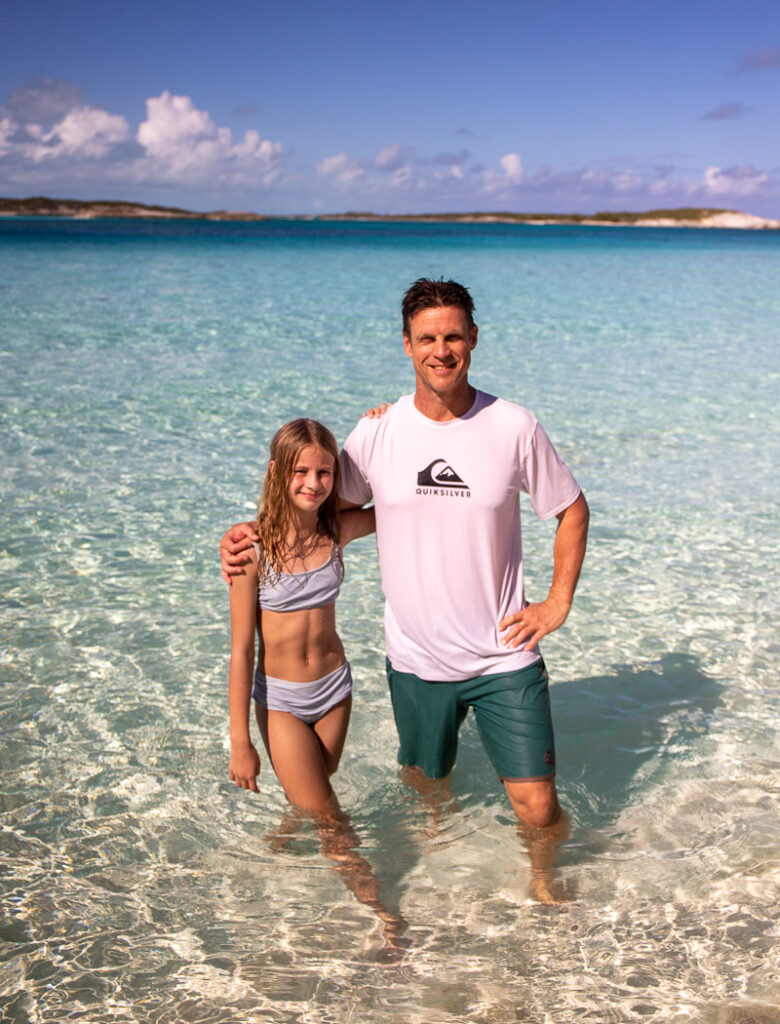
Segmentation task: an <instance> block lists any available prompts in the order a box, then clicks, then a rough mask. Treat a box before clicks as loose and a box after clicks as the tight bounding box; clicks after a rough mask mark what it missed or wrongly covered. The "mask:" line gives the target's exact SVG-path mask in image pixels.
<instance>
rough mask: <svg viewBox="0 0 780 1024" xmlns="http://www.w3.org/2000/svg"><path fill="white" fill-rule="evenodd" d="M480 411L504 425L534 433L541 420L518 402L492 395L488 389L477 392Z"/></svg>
mask: <svg viewBox="0 0 780 1024" xmlns="http://www.w3.org/2000/svg"><path fill="white" fill-rule="evenodd" d="M477 396H478V399H477V403H476V404H477V405H478V413H480V414H482V415H484V416H485V417H486V418H490V419H494V420H495V421H497V422H498V423H500V424H501V425H502V426H503V427H506V428H511V429H514V430H519V431H521V432H522V433H528V434H532V433H533V432H534V430H535V429H536V425H537V423H538V422H539V421H538V420H537V418H536V416H534V414H533V413H532V412H531V411H530V410H529V409H526V408H525V407H524V406H522V405H518V404H517V402H511V401H510V400H509V399H508V398H502V397H501V396H500V395H491V394H488V392H486V391H478V392H477Z"/></svg>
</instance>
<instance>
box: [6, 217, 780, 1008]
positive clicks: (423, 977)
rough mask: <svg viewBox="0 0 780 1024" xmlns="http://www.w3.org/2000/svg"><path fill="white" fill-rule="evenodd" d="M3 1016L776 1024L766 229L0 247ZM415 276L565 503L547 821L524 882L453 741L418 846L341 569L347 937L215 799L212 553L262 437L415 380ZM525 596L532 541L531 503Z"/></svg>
mask: <svg viewBox="0 0 780 1024" xmlns="http://www.w3.org/2000/svg"><path fill="white" fill-rule="evenodd" d="M0 269H1V270H2V273H0V293H2V299H3V301H2V305H1V307H0V435H1V436H2V448H3V460H2V468H1V469H0V480H1V481H2V503H1V504H0V584H1V585H2V589H1V592H2V605H1V607H2V619H1V622H2V625H1V626H0V629H1V630H2V633H1V634H0V635H1V636H2V645H1V648H0V659H2V660H1V664H2V682H3V686H2V697H1V698H0V700H1V703H0V714H1V715H2V718H1V719H0V727H1V728H2V737H3V740H2V770H3V786H2V798H1V800H0V807H1V808H2V832H0V856H2V862H3V867H4V872H3V876H4V881H3V893H4V906H5V914H4V924H3V926H2V927H3V931H2V940H3V942H2V947H0V953H1V954H2V959H1V960H0V964H1V966H0V986H1V987H2V992H3V996H2V1000H3V1007H4V1014H5V1016H4V1018H3V1019H7V1020H9V1021H41V1022H53V1021H64V1020H80V1021H101V1022H102V1021H122V1022H135V1021H154V1022H168V1021H170V1022H174V1021H175V1022H179V1021H184V1020H193V1021H203V1022H228V1021H231V1022H232V1021H236V1022H238V1021H241V1022H253V1021H258V1022H259V1021H262V1022H268V1021H274V1022H293V1021H295V1022H299V1021H300V1022H302V1024H304V1022H306V1024H308V1022H318V1024H319V1022H327V1021H334V1022H335V1021H338V1022H340V1024H343V1022H344V1021H355V1022H361V1024H374V1022H385V1021H399V1020H401V1021H410V1022H414V1024H450V1022H459V1024H460V1022H465V1021H469V1022H480V1024H481V1022H494V1021H495V1022H505V1021H528V1022H533V1024H537V1022H538V1024H550V1022H553V1024H563V1022H569V1021H572V1020H592V1021H597V1022H604V1021H616V1022H617V1021H619V1022H631V1021H651V1022H662V1021H663V1022H665V1024H667V1022H673V1024H678V1022H679V1024H682V1022H696V1024H722V1022H729V1024H731V1022H736V1021H741V1020H747V1019H752V1020H756V1021H760V1022H762V1024H763V1022H765V1021H774V1022H776V1021H777V1020H779V1019H780V963H778V959H777V949H778V938H779V937H780V928H779V926H778V914H777V907H778V897H779V896H780V853H779V852H778V851H779V849H780V842H779V839H780V828H779V827H778V816H777V794H778V790H779V789H780V758H778V754H777V750H778V742H777V741H778V725H777V722H778V714H777V713H778V708H779V707H780V699H779V698H778V695H777V685H776V683H777V673H776V669H775V664H774V659H775V656H776V653H777V641H776V636H777V612H776V609H777V600H776V596H775V590H776V586H777V555H776V551H777V514H776V508H777V499H778V485H777V479H776V474H777V464H778V460H777V455H778V431H777V425H776V419H777V417H776V406H777V398H778V383H777V382H778V375H777V369H778V367H777V348H778V345H777V338H778V331H779V329H780V289H778V287H777V281H778V280H780V235H778V234H776V233H757V232H727V231H693V230H683V229H678V230H648V229H645V230H640V229H608V228H600V229H591V228H563V227H545V228H526V227H516V226H508V227H504V226H500V225H491V226H479V227H475V226H467V225H414V226H411V225H369V224H322V223H319V222H298V223H290V222H268V223H260V224H251V225H241V224H210V223H203V224H197V223H192V224H150V225H147V224H140V223H135V224H134V223H122V222H111V221H107V222H65V221H15V222H14V221H11V222H5V223H0ZM421 274H426V275H427V274H432V275H436V276H438V275H440V274H444V275H446V276H453V277H455V278H457V279H459V280H461V281H463V282H464V283H465V284H467V285H469V286H470V288H471V289H472V291H473V294H474V296H475V298H476V301H477V320H478V322H479V324H480V340H479V345H478V347H477V350H476V352H475V354H474V361H473V364H472V369H473V380H474V382H475V383H476V384H477V385H478V386H480V387H483V388H484V389H486V390H489V391H497V392H499V393H501V394H502V395H504V396H506V397H507V398H509V399H512V400H514V401H517V402H519V403H521V404H523V405H526V406H528V407H529V408H531V409H532V410H533V411H534V412H535V413H536V414H537V415H538V416H539V417H540V419H541V420H542V422H543V423H544V424H545V426H546V427H547V429H548V432H549V433H550V434H551V436H552V438H553V440H554V441H555V443H556V445H557V446H558V448H559V450H560V451H561V453H562V454H563V456H564V458H565V459H566V460H567V462H568V463H569V464H570V465H571V467H572V468H573V470H574V472H575V474H576V475H577V477H578V479H579V480H580V482H581V484H582V485H583V488H584V490H585V492H586V494H587V496H588V498H589V501H590V504H591V509H592V516H593V518H592V531H591V544H590V548H589V553H588V559H587V563H586V570H585V573H584V576H583V579H582V582H581V585H580V590H579V593H578V597H577V601H576V605H575V609H574V611H573V612H572V615H571V616H570V618H569V621H568V622H567V624H566V626H565V627H564V629H563V630H562V631H561V632H560V633H559V634H557V635H555V636H554V637H552V638H549V639H548V641H547V643H546V644H545V655H546V659H547V661H548V665H549V667H550V670H551V676H552V680H553V681H552V698H553V707H554V715H555V721H556V729H557V737H558V748H559V787H560V791H561V796H562V800H563V801H564V802H565V805H566V807H567V810H568V812H569V816H570V819H571V834H570V837H569V839H568V840H567V841H566V843H565V844H564V845H563V846H562V847H561V849H560V851H559V855H558V861H557V873H556V876H555V880H556V884H557V885H558V886H559V887H560V888H561V890H562V891H563V892H564V893H565V894H566V895H568V897H569V899H568V901H567V902H565V903H563V904H562V905H561V906H559V907H545V906H540V905H538V904H536V903H534V902H532V901H531V900H530V899H529V897H528V887H529V881H530V868H529V865H528V858H527V856H526V854H525V852H524V847H523V843H522V841H521V840H520V838H519V837H518V835H517V833H516V830H515V826H514V823H513V820H512V815H511V814H510V812H509V809H508V807H507V805H506V804H505V801H504V799H503V797H502V794H501V792H500V790H499V787H498V785H497V784H496V780H495V779H494V777H493V775H492V772H491V771H490V769H489V767H488V765H487V762H486V759H485V758H484V756H483V754H482V750H481V747H480V745H479V741H478V738H477V736H476V731H475V730H474V729H473V728H472V727H471V726H470V725H469V726H467V728H466V730H465V733H464V737H463V741H462V748H461V752H460V758H459V763H458V766H457V768H456V772H455V775H454V779H453V800H452V802H451V803H450V804H448V805H447V806H445V807H444V808H443V810H442V812H441V814H440V815H439V816H438V817H437V819H436V820H435V821H434V820H433V819H432V817H431V813H430V811H429V810H428V809H426V807H425V806H423V805H421V804H420V803H419V802H418V800H417V799H416V798H414V797H413V795H412V794H411V792H410V791H408V790H407V789H405V788H404V786H403V785H402V783H401V781H400V779H399V777H398V772H397V768H396V766H395V732H394V727H393V725H392V720H391V715H390V710H389V702H388V699H387V696H386V692H385V683H384V678H383V658H384V654H383V641H382V628H381V595H380V593H379V589H378V573H377V568H376V561H375V553H374V547H373V542H372V541H371V540H370V539H367V540H364V541H360V542H358V543H356V544H355V545H354V546H353V547H352V548H350V549H349V550H348V552H347V559H346V562H347V580H348V582H347V584H346V585H345V588H344V591H343V596H342V599H341V601H340V607H339V623H340V631H341V634H342V637H343V639H344V642H345V646H346V647H347V650H348V654H349V657H350V659H351V661H352V665H353V672H354V675H355V679H356V699H355V709H354V713H353V723H352V727H351V732H350V736H349V739H348V741H347V750H346V753H345V756H344V760H343V762H342V768H341V770H340V771H339V774H338V776H337V780H336V788H337V790H338V793H339V797H340V800H341V804H342V807H343V809H344V811H345V812H346V813H347V814H348V815H349V817H350V818H351V822H352V827H353V828H354V830H355V833H356V834H357V835H358V836H359V838H360V840H361V846H360V853H361V854H362V856H363V857H364V858H365V859H366V860H367V861H368V862H369V863H370V865H371V868H372V870H373V873H374V876H375V878H376V879H377V881H378V883H379V886H380V889H381V892H382V896H383V899H384V901H385V903H386V904H387V906H388V907H390V908H392V909H393V910H394V911H395V912H399V913H401V914H403V916H404V917H405V918H406V919H407V920H408V922H409V931H408V939H409V942H410V948H409V951H408V953H407V954H406V956H405V958H404V959H403V962H402V963H401V964H400V965H399V966H394V967H388V966H386V965H385V964H383V963H382V962H381V958H380V957H379V956H378V951H379V950H380V948H381V945H382V940H381V933H380V928H379V922H378V920H377V918H376V917H375V915H374V914H373V913H372V911H371V910H370V909H369V908H368V907H367V906H365V905H364V904H363V903H361V902H359V901H358V900H357V899H356V898H355V896H354V895H353V894H352V892H351V891H350V890H349V889H348V888H347V887H346V886H345V885H344V881H343V879H342V877H340V876H339V874H338V873H337V872H336V871H334V869H333V863H332V861H331V860H329V859H328V858H327V857H325V856H323V853H322V851H321V849H320V842H319V839H318V836H317V833H316V830H315V829H314V828H313V826H312V825H311V824H310V823H307V822H302V823H301V824H300V825H299V827H298V828H297V830H295V831H292V832H291V834H290V835H289V836H286V837H285V839H284V841H280V840H279V837H278V831H279V829H280V826H281V827H285V824H286V821H285V802H284V799H283V797H282V795H281V793H280V791H279V788H278V786H277V784H276V782H275V780H274V779H273V776H272V775H271V773H270V772H269V771H268V768H267V766H264V771H263V775H262V776H261V790H262V792H261V795H260V796H259V797H252V796H251V795H248V794H244V793H240V792H238V791H237V790H236V789H235V787H233V786H232V784H230V783H229V781H228V779H227V716H226V708H225V703H226V701H225V690H226V672H227V597H226V592H225V587H224V584H223V583H222V581H221V579H220V578H219V572H218V564H217V555H216V546H217V542H218V538H219V537H220V535H221V534H222V532H223V530H224V528H225V526H226V525H228V524H229V523H231V522H233V521H235V520H236V519H243V518H246V517H248V516H250V515H251V509H252V508H253V506H254V500H255V498H256V495H257V492H258V488H259V485H260V480H261V474H262V471H263V468H264V463H265V460H266V457H267V454H266V451H267V443H268V441H269V439H270V437H271V435H272V434H273V432H274V430H275V429H276V428H277V426H278V425H280V424H281V423H282V422H284V421H285V420H287V419H290V418H291V417H293V416H296V415H300V414H308V415H314V416H316V417H318V418H320V419H323V420H325V421H326V422H327V423H328V424H329V425H330V426H331V427H332V428H333V430H334V431H335V433H336V434H337V436H338V437H339V438H343V437H344V436H345V435H346V433H347V432H348V431H349V429H350V427H351V425H352V424H353V423H354V421H355V419H356V418H357V417H358V415H359V414H360V412H361V411H362V410H363V409H365V408H366V407H368V406H369V405H373V404H375V403H376V402H377V401H378V400H380V399H383V398H389V399H392V398H394V397H396V396H397V395H399V394H401V393H402V392H404V391H407V390H410V388H411V382H412V376H411V367H410V364H409V362H408V360H407V359H406V358H405V356H404V355H403V350H402V347H401V344H400V325H399V316H398V313H397V308H398V303H399V298H400V295H401V293H402V291H403V289H404V288H405V286H406V285H407V284H408V283H409V282H410V281H411V280H412V279H413V278H415V277H417V276H419V275H421ZM524 513H525V524H526V531H527V540H526V549H527V559H528V568H527V578H528V581H529V583H528V585H529V591H530V594H529V596H530V597H531V599H538V598H539V597H541V596H543V595H544V593H545V592H546V586H547V582H548V578H549V570H550V547H551V543H552V534H551V529H550V525H549V524H541V523H537V522H536V521H535V520H534V519H533V516H532V514H531V513H530V509H528V508H527V507H526V508H525V510H524Z"/></svg>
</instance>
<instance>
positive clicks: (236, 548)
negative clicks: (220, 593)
mask: <svg viewBox="0 0 780 1024" xmlns="http://www.w3.org/2000/svg"><path fill="white" fill-rule="evenodd" d="M259 539H260V538H259V537H258V536H257V534H256V533H255V526H254V523H235V524H234V525H233V526H231V527H230V529H229V530H228V531H227V532H226V533H225V534H224V535H223V537H222V540H221V541H220V542H219V561H220V568H221V569H222V579H223V580H224V581H225V583H227V584H228V586H229V585H230V583H231V582H232V580H231V577H233V576H241V575H243V573H244V566H245V565H246V564H247V562H248V561H249V556H248V555H246V554H244V552H246V551H248V550H249V548H251V547H252V545H253V544H256V543H257V542H258V540H259Z"/></svg>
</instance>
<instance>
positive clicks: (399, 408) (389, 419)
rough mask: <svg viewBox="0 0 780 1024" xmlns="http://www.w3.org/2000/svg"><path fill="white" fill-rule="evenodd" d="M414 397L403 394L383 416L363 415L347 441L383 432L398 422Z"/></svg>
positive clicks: (374, 435)
mask: <svg viewBox="0 0 780 1024" xmlns="http://www.w3.org/2000/svg"><path fill="white" fill-rule="evenodd" d="M413 397H414V396H413V395H401V397H400V398H397V399H396V400H395V401H394V402H392V403H391V404H390V405H388V408H387V411H386V412H383V413H382V415H381V416H361V417H360V419H359V420H358V421H357V423H356V424H355V426H354V427H353V428H352V430H351V431H350V433H349V436H348V437H347V441H349V440H350V439H354V440H363V439H366V438H370V437H376V436H377V435H378V434H381V433H382V432H383V431H384V430H386V429H387V427H388V426H389V425H390V424H392V423H397V422H398V420H399V419H400V418H402V417H403V415H404V412H405V407H406V406H407V405H408V403H409V402H410V401H411V400H412V399H413Z"/></svg>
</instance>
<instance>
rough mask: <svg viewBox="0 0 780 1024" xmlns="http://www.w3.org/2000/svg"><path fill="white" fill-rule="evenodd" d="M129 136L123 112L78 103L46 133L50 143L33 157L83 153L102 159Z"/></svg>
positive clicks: (54, 156) (45, 137)
mask: <svg viewBox="0 0 780 1024" xmlns="http://www.w3.org/2000/svg"><path fill="white" fill-rule="evenodd" d="M129 138H130V125H129V124H128V123H127V121H126V120H125V119H124V118H123V117H122V116H121V115H119V114H109V113H108V112H107V111H105V110H99V109H98V108H97V107H76V108H75V110H71V111H70V112H69V113H67V114H66V115H65V117H64V118H63V119H62V120H61V121H60V122H59V123H58V124H56V125H55V126H54V128H52V130H51V131H50V132H49V133H48V134H46V135H44V136H43V140H44V142H46V143H47V144H50V145H47V146H46V147H43V146H41V147H39V148H38V150H37V153H38V155H37V157H33V159H45V158H48V159H51V158H56V157H60V156H80V157H87V158H89V159H92V160H100V159H101V158H102V157H104V156H106V155H107V154H108V153H109V152H110V151H111V150H112V149H113V148H114V146H117V145H119V144H120V143H122V142H126V141H127V140H128V139H129Z"/></svg>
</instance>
